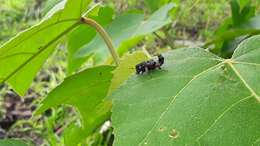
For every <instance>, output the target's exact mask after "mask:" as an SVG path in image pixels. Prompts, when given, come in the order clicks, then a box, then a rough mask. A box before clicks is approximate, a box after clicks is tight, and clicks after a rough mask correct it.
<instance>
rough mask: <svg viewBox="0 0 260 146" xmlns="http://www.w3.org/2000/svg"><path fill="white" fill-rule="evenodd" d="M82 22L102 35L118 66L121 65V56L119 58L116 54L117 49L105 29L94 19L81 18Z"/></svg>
mask: <svg viewBox="0 0 260 146" xmlns="http://www.w3.org/2000/svg"><path fill="white" fill-rule="evenodd" d="M81 21H82V22H83V23H84V24H87V25H89V26H91V27H93V28H95V29H96V31H97V32H98V33H99V34H100V36H101V37H102V38H103V40H104V41H105V43H106V45H107V47H108V49H109V52H110V53H111V55H112V57H113V59H114V61H115V63H116V65H119V63H120V59H119V56H118V54H117V52H116V49H115V47H114V45H113V42H112V39H111V37H110V36H109V34H108V33H107V32H106V31H105V29H104V28H103V27H102V26H101V25H100V24H98V23H97V22H96V21H95V20H93V19H90V18H86V17H81Z"/></svg>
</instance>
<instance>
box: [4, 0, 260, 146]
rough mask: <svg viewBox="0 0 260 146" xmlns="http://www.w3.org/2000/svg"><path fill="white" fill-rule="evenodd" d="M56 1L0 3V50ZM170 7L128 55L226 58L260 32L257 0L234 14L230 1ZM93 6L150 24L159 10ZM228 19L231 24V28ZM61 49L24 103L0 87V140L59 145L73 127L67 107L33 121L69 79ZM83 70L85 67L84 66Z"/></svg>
mask: <svg viewBox="0 0 260 146" xmlns="http://www.w3.org/2000/svg"><path fill="white" fill-rule="evenodd" d="M61 1H62V0H0V3H1V5H0V44H3V43H4V42H6V41H8V40H9V39H10V38H12V37H13V36H14V35H16V34H17V33H19V32H21V31H24V30H25V29H27V28H29V27H30V26H33V25H35V24H37V23H38V22H40V21H41V20H42V19H43V18H44V17H45V15H46V14H47V13H48V12H49V11H50V10H51V9H52V8H53V7H54V6H55V5H56V4H58V3H59V2H61ZM170 1H171V2H174V3H175V4H176V5H177V7H176V8H174V9H173V10H172V12H170V14H169V15H170V20H171V22H170V24H168V25H165V26H164V27H162V28H161V29H158V30H156V31H154V32H153V33H149V34H146V35H145V36H144V38H143V39H142V40H141V41H139V42H138V43H137V44H134V45H133V46H132V47H131V49H130V52H131V51H132V52H133V51H135V50H145V51H148V52H149V53H150V54H152V55H155V54H157V53H160V52H165V51H167V50H174V49H177V48H181V47H195V46H201V47H203V46H206V47H208V50H210V51H212V52H214V53H215V54H218V55H219V56H222V57H224V58H229V57H230V56H231V54H232V53H233V51H234V48H236V46H237V44H238V43H237V42H241V41H242V40H244V39H245V38H247V37H248V36H244V31H246V30H248V29H245V28H250V33H249V34H250V35H254V34H255V33H258V32H259V29H260V18H258V19H256V20H254V21H253V24H254V25H253V26H252V25H251V24H252V23H251V21H250V20H251V18H253V17H255V16H257V15H259V14H260V1H259V0H251V1H250V2H249V4H248V3H245V4H244V3H243V2H244V1H242V0H240V1H239V2H240V3H239V5H240V9H241V10H239V12H241V13H236V12H235V9H236V8H235V4H233V5H232V3H231V1H227V0H195V1H193V0H192V1H191V0H169V1H168V2H166V3H169V2H170ZM95 2H96V3H101V5H103V6H106V8H107V7H108V8H107V10H106V11H105V13H106V14H107V15H109V13H110V11H114V14H112V18H115V17H116V16H118V15H120V14H122V13H125V12H128V11H138V12H141V13H144V14H145V18H149V16H151V15H152V13H154V12H156V10H158V9H159V8H160V7H161V6H162V5H156V4H155V5H153V2H154V1H153V0H95ZM232 8H233V9H232ZM246 8H249V11H248V12H247V10H245V11H243V10H242V9H246ZM252 10H253V12H252ZM236 16H237V17H236ZM230 19H232V20H233V22H230ZM236 19H239V20H236ZM102 20H104V19H102ZM104 21H105V20H104ZM106 21H107V22H102V23H104V26H106V23H107V24H108V23H110V21H111V20H106ZM126 23H127V22H126ZM249 23H250V25H249ZM227 24H228V25H227ZM102 25H103V24H102ZM241 26H243V27H241ZM234 28H235V30H239V31H237V32H234V33H232V34H231V35H230V33H229V34H225V33H226V32H228V31H229V30H231V29H234ZM119 31H121V30H119ZM257 31H258V32H257ZM241 32H242V33H241ZM246 34H248V32H247V33H246ZM86 35H87V34H86ZM94 36H95V34H94ZM223 36H226V37H227V38H225V37H223ZM80 37H85V34H84V35H83V34H81V35H80ZM219 38H223V39H224V40H219ZM130 42H131V41H130ZM207 43H208V44H207ZM66 47H68V46H66V45H60V46H59V47H58V49H57V50H56V51H55V53H53V54H52V55H51V57H50V58H49V59H48V60H47V62H46V63H45V64H44V66H43V68H42V69H41V71H40V72H39V73H38V74H37V76H36V77H35V78H34V80H33V84H32V85H31V87H30V89H29V90H28V91H27V93H26V95H25V96H24V97H20V96H19V95H18V94H16V93H15V92H14V91H13V90H12V89H11V88H10V87H9V86H7V85H6V84H1V85H0V97H1V98H0V100H1V108H0V110H1V111H0V138H2V139H6V138H19V139H24V140H26V141H30V142H31V143H33V144H36V145H62V141H63V135H62V134H63V133H64V129H65V128H66V127H67V126H68V125H70V124H71V123H73V122H77V120H78V119H79V115H78V113H77V112H75V110H74V109H73V108H72V107H71V106H67V105H60V106H59V107H58V108H55V109H49V110H47V111H45V112H44V114H43V115H41V116H32V113H33V112H34V111H35V109H36V108H37V105H38V104H39V102H40V101H41V100H42V99H43V97H45V96H46V95H47V93H49V92H50V91H51V90H52V89H54V88H55V87H56V86H57V85H59V84H60V83H61V82H62V81H63V80H64V78H65V77H66V75H67V74H72V73H73V71H72V70H73V68H74V67H68V65H67V62H69V61H70V60H69V59H68V57H67V56H68V52H67V51H66ZM88 65H89V62H88V63H86V64H84V66H88ZM2 67H3V66H1V67H0V69H1V68H2ZM108 125H109V123H108ZM108 127H109V126H108ZM112 131H113V129H112V128H111V127H109V128H106V130H105V131H104V132H103V133H100V132H96V133H95V134H94V135H93V136H92V137H91V138H90V139H88V144H89V145H111V143H112V141H113V134H112Z"/></svg>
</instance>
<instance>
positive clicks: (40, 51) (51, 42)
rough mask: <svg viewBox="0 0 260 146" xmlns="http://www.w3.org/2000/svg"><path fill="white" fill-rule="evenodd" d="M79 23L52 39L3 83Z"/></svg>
mask: <svg viewBox="0 0 260 146" xmlns="http://www.w3.org/2000/svg"><path fill="white" fill-rule="evenodd" d="M79 24H80V23H79V22H76V23H74V24H73V25H71V26H70V27H69V28H68V29H66V30H65V31H63V32H62V33H60V34H59V35H58V36H57V37H55V38H54V39H52V40H51V41H50V42H49V43H48V44H46V45H45V46H44V47H42V49H40V50H39V51H38V52H36V53H35V54H34V55H32V56H31V57H30V58H29V59H28V60H26V61H25V62H24V63H23V64H21V65H20V66H18V67H17V68H16V69H15V70H14V71H13V72H11V73H10V74H9V75H8V76H7V77H5V78H3V80H2V81H1V83H4V82H6V81H7V80H8V79H10V78H11V77H12V76H13V75H14V74H15V73H16V72H18V71H19V70H21V69H22V68H23V67H24V66H26V65H27V64H28V63H29V62H30V61H31V60H33V59H34V58H35V57H37V56H38V55H39V54H41V53H42V52H44V51H45V50H46V49H47V48H48V47H49V46H50V45H52V44H53V43H55V42H56V41H57V40H58V39H59V38H61V37H62V36H63V35H65V34H66V33H68V32H69V31H71V30H72V29H73V28H75V27H76V26H77V25H79Z"/></svg>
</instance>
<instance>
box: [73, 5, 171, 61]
mask: <svg viewBox="0 0 260 146" xmlns="http://www.w3.org/2000/svg"><path fill="white" fill-rule="evenodd" d="M173 7H174V4H173V3H170V4H167V5H165V6H163V7H162V8H160V9H159V10H158V11H156V12H154V13H153V15H152V16H150V17H149V18H148V19H147V20H144V15H142V14H136V13H127V14H123V15H121V16H118V17H117V18H116V19H115V20H114V21H113V22H112V23H111V24H110V25H109V26H108V27H107V29H106V30H107V32H108V33H109V35H110V36H111V38H112V40H113V43H114V45H115V47H116V48H118V47H120V45H121V44H122V43H124V42H125V41H127V40H130V39H133V38H135V37H140V36H143V35H146V34H149V33H152V32H154V31H156V30H158V29H160V28H161V27H163V26H164V25H166V24H169V23H170V22H171V20H170V18H169V17H168V12H169V11H170V10H171V9H172V8H173ZM93 53H94V54H95V58H96V61H97V62H99V63H100V62H102V61H105V60H106V59H107V58H108V56H109V51H108V49H107V46H106V44H105V43H104V41H103V39H102V38H101V37H100V36H99V35H98V36H96V37H95V38H94V39H93V40H92V41H91V42H90V43H89V44H87V45H85V46H83V47H82V48H81V49H80V50H79V51H78V52H77V53H76V55H75V56H76V57H78V58H81V57H85V56H89V55H90V54H93Z"/></svg>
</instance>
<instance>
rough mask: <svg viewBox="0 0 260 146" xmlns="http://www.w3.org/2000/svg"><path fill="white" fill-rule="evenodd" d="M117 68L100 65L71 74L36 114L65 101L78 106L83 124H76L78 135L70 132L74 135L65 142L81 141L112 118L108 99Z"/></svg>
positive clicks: (74, 128)
mask: <svg viewBox="0 0 260 146" xmlns="http://www.w3.org/2000/svg"><path fill="white" fill-rule="evenodd" d="M113 69H114V67H112V66H100V67H95V68H90V69H87V70H85V71H82V72H80V73H77V74H75V75H72V76H70V77H67V78H66V79H65V80H64V82H63V83H62V84H60V85H59V86H58V87H56V88H55V89H54V90H53V91H51V92H50V93H49V95H48V96H47V97H46V98H45V99H44V100H43V101H42V102H41V106H40V107H39V108H38V109H37V111H36V113H35V114H36V115H37V114H40V113H42V112H44V111H45V110H47V109H49V108H52V107H56V106H58V105H61V104H68V105H72V106H74V107H75V108H76V109H77V110H78V111H79V113H80V115H81V119H82V125H80V126H74V127H73V128H72V131H79V132H75V134H77V135H71V132H68V134H69V135H70V136H68V135H66V136H65V137H67V138H65V142H66V145H68V146H70V145H75V142H78V143H80V142H81V141H80V140H82V138H86V137H87V136H89V135H90V134H91V133H92V132H93V131H94V130H96V128H97V127H98V126H99V125H100V124H102V123H103V122H104V121H105V120H107V119H108V118H109V115H110V108H111V102H110V101H107V100H104V98H105V97H106V95H107V92H108V89H109V86H110V83H111V79H112V77H113V74H112V70H113ZM80 131H83V132H82V133H81V132H80ZM72 143H74V144H72Z"/></svg>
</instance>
